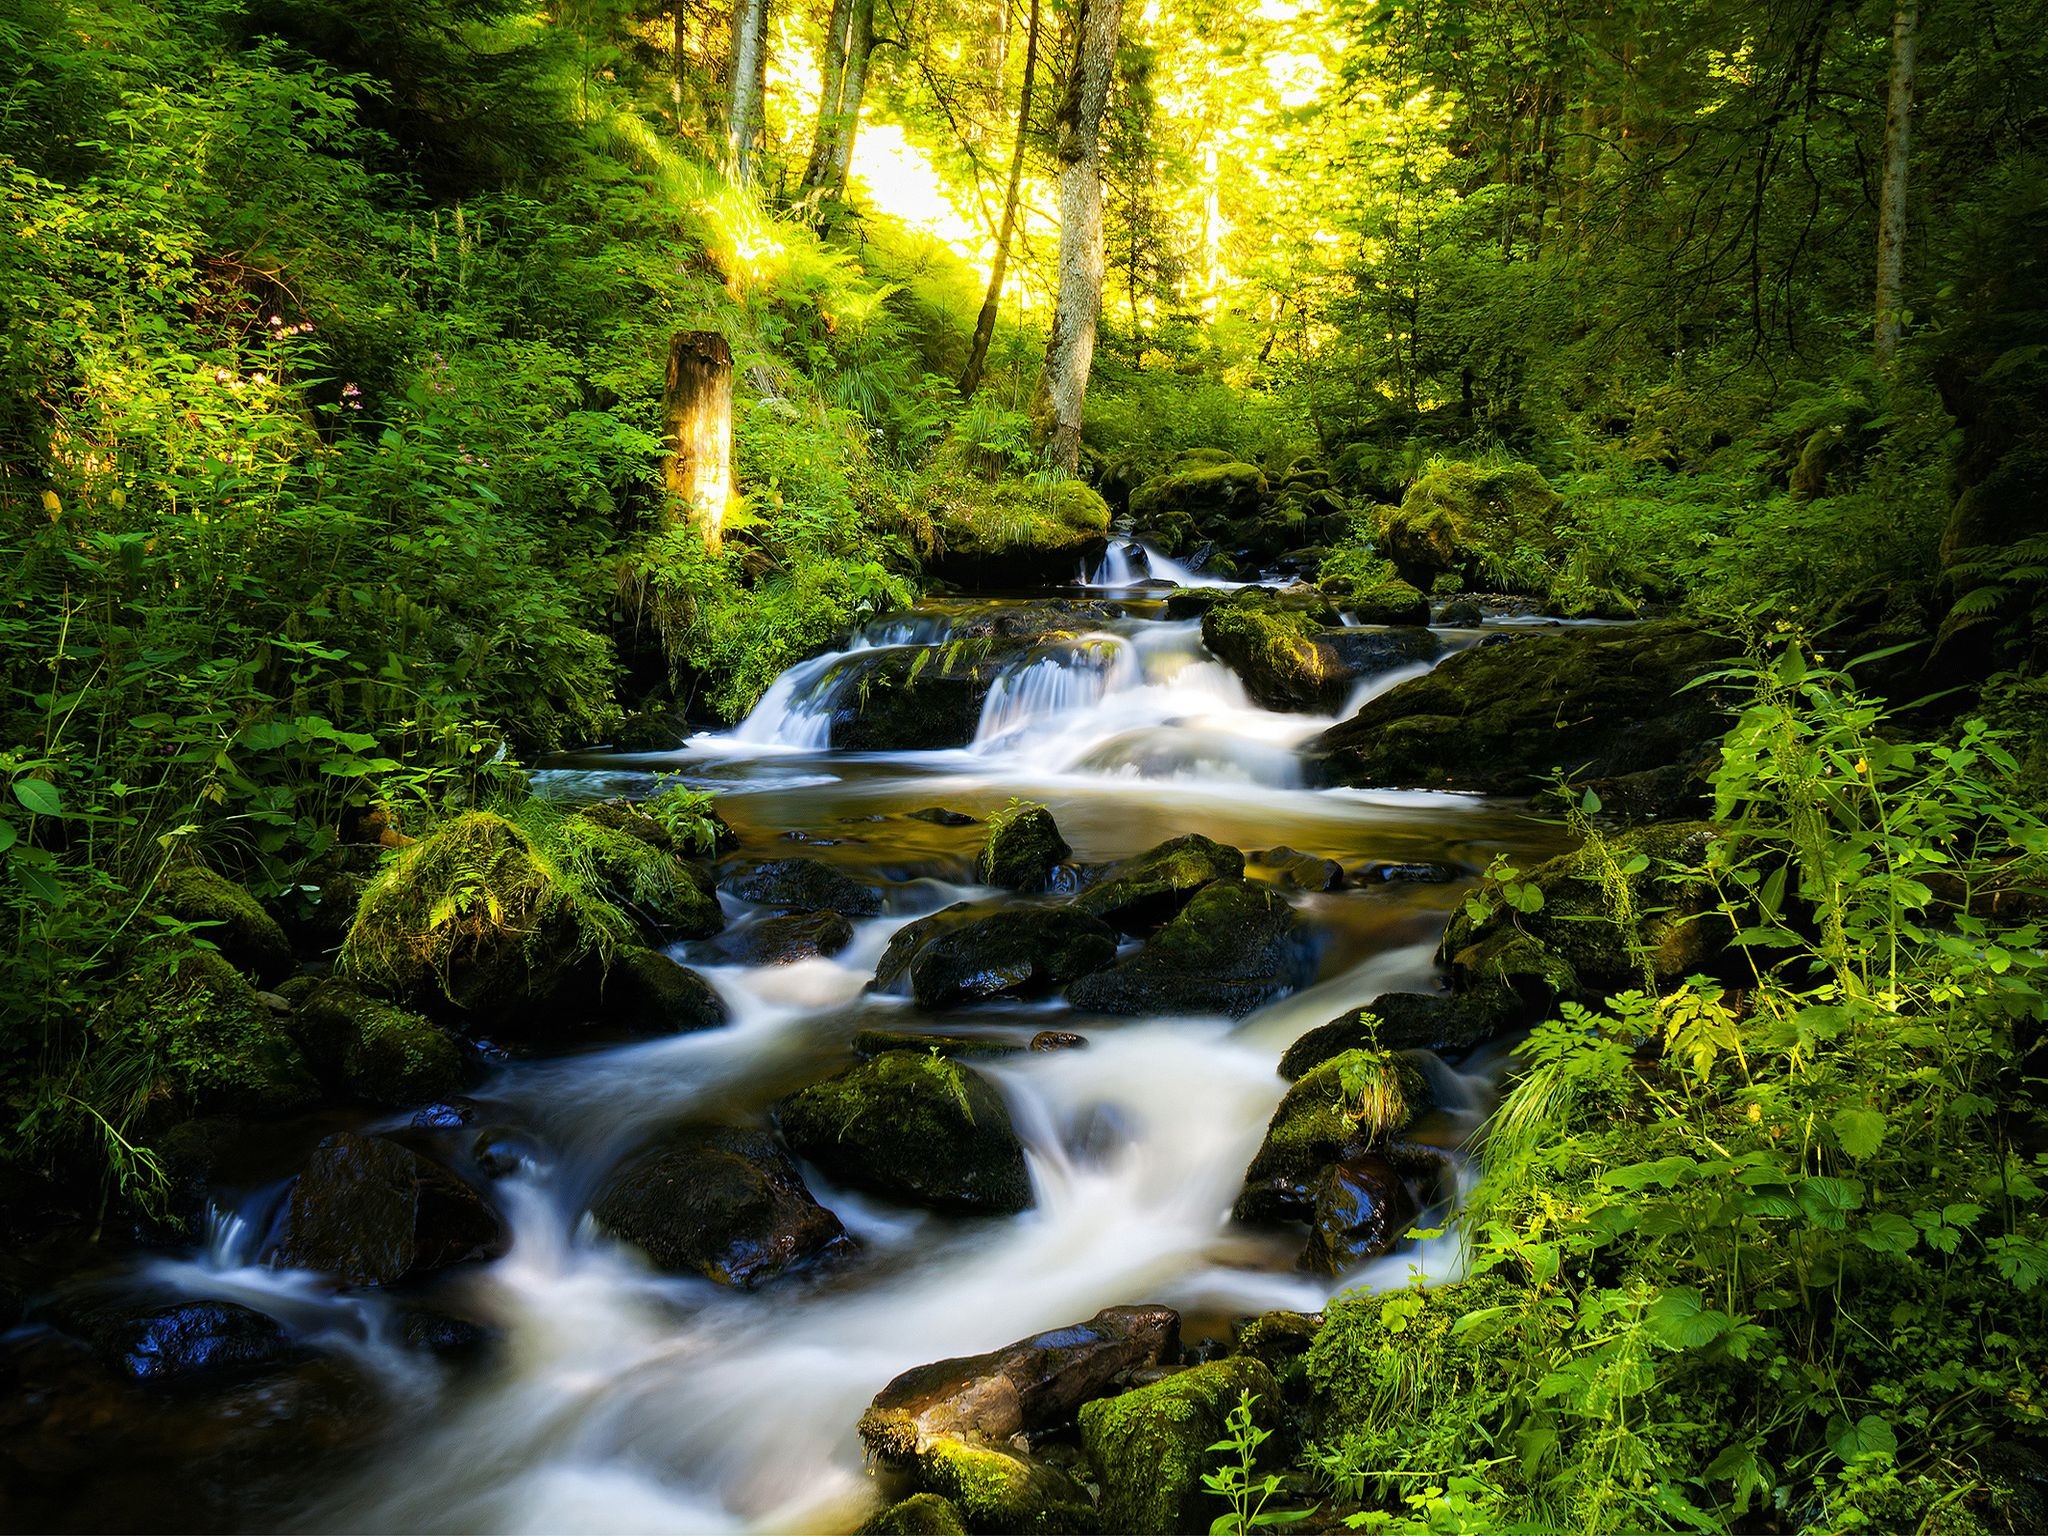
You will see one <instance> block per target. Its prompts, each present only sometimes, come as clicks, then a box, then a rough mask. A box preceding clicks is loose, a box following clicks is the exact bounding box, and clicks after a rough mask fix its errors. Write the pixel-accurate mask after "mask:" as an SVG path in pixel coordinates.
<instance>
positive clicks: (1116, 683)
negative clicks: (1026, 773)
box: [973, 635, 1144, 752]
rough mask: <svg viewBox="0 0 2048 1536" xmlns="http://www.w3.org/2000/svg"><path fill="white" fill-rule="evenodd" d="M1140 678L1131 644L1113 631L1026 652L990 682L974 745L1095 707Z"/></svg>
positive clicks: (979, 746)
mask: <svg viewBox="0 0 2048 1536" xmlns="http://www.w3.org/2000/svg"><path fill="white" fill-rule="evenodd" d="M1143 682H1144V671H1143V668H1142V667H1141V666H1140V665H1139V663H1138V660H1137V655H1136V650H1135V647H1133V646H1132V645H1131V644H1130V643H1129V642H1128V641H1126V640H1124V639H1122V638H1121V637H1119V636H1116V635H1096V636H1089V637H1087V638H1085V639H1083V640H1082V641H1081V642H1079V643H1078V644H1076V645H1073V646H1067V647H1061V648H1059V649H1057V650H1053V651H1049V652H1044V653H1040V654H1037V655H1034V656H1032V657H1029V658H1026V659H1025V660H1023V661H1022V662H1020V663H1019V664H1017V665H1014V666H1011V667H1008V668H1006V669H1005V670H1004V671H1003V673H1002V674H1001V675H1000V676H998V677H997V678H996V680H995V682H994V684H993V685H992V686H991V687H990V688H989V691H988V700H987V702H986V703H984V704H983V705H982V707H981V724H980V726H979V727H978V728H977V729H976V731H975V733H974V745H973V750H974V751H976V752H985V751H987V750H988V749H989V748H991V747H993V746H995V745H997V744H998V743H1000V742H1003V741H1006V740H1007V739H1008V738H1010V737H1012V736H1014V735H1016V734H1017V733H1018V732H1020V731H1024V730H1028V729H1034V728H1041V727H1046V726H1049V725H1051V724H1052V722H1054V721H1056V720H1059V719H1062V718H1064V717H1067V716H1071V715H1075V714H1079V713H1081V712H1083V711H1086V710H1091V709H1094V708H1095V707H1096V706H1098V705H1100V704H1101V703H1102V702H1103V701H1104V700H1105V699H1107V698H1108V697H1110V695H1112V694H1116V693H1121V692H1124V691H1125V690H1127V689H1131V688H1136V687H1139V686H1141V685H1142V684H1143Z"/></svg>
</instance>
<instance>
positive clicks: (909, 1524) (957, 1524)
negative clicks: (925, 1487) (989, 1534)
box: [860, 1493, 967, 1536]
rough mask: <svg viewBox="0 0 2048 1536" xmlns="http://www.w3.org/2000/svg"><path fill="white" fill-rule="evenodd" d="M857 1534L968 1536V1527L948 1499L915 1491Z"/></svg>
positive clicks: (876, 1535) (866, 1535) (863, 1535)
mask: <svg viewBox="0 0 2048 1536" xmlns="http://www.w3.org/2000/svg"><path fill="white" fill-rule="evenodd" d="M860 1536H967V1526H966V1524H965V1523H964V1522H963V1521H962V1520H961V1518H960V1511H959V1509H958V1508H957V1507H955V1505H954V1504H953V1502H952V1501H951V1500H950V1499H946V1498H942V1497H941V1496H940V1495H938V1494H936V1493H914V1494H912V1495H911V1496H910V1497H909V1498H907V1499H904V1500H903V1501H902V1502H900V1503H897V1504H891V1505H890V1506H889V1507H888V1508H887V1509H885V1510H883V1511H882V1512H881V1513H880V1514H878V1515H876V1516H875V1517H874V1518H873V1519H872V1520H870V1521H868V1523H867V1524H866V1525H864V1526H862V1527H861V1528H860Z"/></svg>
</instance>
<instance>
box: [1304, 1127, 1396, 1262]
mask: <svg viewBox="0 0 2048 1536" xmlns="http://www.w3.org/2000/svg"><path fill="white" fill-rule="evenodd" d="M1309 1198H1310V1201H1311V1203H1312V1209H1311V1211H1310V1215H1309V1233H1308V1245H1307V1246H1306V1247H1304V1248H1303V1249H1302V1251H1301V1258H1300V1259H1299V1260H1298V1261H1297V1267H1299V1268H1301V1269H1306V1270H1309V1271H1312V1272H1314V1273H1316V1274H1322V1275H1341V1274H1343V1273H1344V1272H1345V1271H1346V1270H1349V1269H1353V1268H1356V1267H1357V1266H1358V1265H1360V1264H1363V1263H1364V1262H1366V1261H1367V1260H1368V1259H1376V1258H1378V1257H1380V1256H1381V1255H1382V1254H1387V1253H1392V1252H1393V1251H1394V1249H1395V1248H1396V1247H1397V1246H1398V1245H1399V1244H1400V1241H1401V1239H1402V1237H1403V1236H1404V1235H1405V1234H1406V1233H1407V1231H1408V1228H1409V1227H1410V1226H1411V1225H1413V1223H1414V1221H1415V1218H1416V1216H1417V1214H1418V1213H1419V1211H1420V1207H1419V1206H1417V1204H1416V1202H1415V1196H1414V1195H1413V1194H1412V1193H1411V1192H1410V1191H1409V1188H1408V1184H1407V1181H1406V1180H1405V1179H1403V1178H1402V1177H1401V1175H1400V1174H1399V1173H1398V1172H1397V1171H1396V1170H1395V1168H1394V1165H1393V1164H1392V1163H1390V1162H1389V1161H1387V1159H1386V1158H1384V1157H1379V1156H1375V1155H1374V1154H1371V1153H1366V1154H1364V1155H1362V1156H1359V1157H1351V1158H1346V1159H1345V1160H1344V1161H1343V1162H1340V1163H1332V1164H1331V1165H1330V1166H1329V1167H1328V1168H1325V1169H1324V1170H1323V1172H1322V1175H1321V1176H1320V1177H1319V1178H1318V1179H1317V1180H1316V1181H1315V1183H1314V1184H1312V1185H1311V1186H1310V1187H1309Z"/></svg>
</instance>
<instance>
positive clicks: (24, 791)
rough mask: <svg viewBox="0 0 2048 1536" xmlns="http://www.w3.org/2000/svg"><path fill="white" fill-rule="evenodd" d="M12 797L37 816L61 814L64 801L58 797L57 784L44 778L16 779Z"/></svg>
mask: <svg viewBox="0 0 2048 1536" xmlns="http://www.w3.org/2000/svg"><path fill="white" fill-rule="evenodd" d="M14 798H15V799H17V800H19V801H20V802H21V803H22V804H23V805H25V806H27V807H28V809H29V811H30V812H31V813H32V814H34V815H37V816H62V815H63V814H64V802H63V801H62V800H61V799H60V798H59V797H58V794H57V786H56V785H54V784H51V783H49V782H48V781H47V780H44V779H28V778H22V779H16V780H15V781H14Z"/></svg>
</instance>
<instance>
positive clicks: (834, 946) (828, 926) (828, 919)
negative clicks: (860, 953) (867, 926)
mask: <svg viewBox="0 0 2048 1536" xmlns="http://www.w3.org/2000/svg"><path fill="white" fill-rule="evenodd" d="M852 942H853V924H852V923H850V922H848V921H847V920H846V919H845V918H843V917H841V916H840V915H839V914H838V913H837V912H786V913H784V914H783V915H782V916H780V917H764V918H762V919H761V920H760V921H759V922H757V923H749V924H748V925H747V926H746V927H744V928H742V929H740V930H739V931H738V932H736V933H734V934H732V935H730V936H729V937H728V938H727V939H726V941H725V942H724V943H722V944H721V945H720V946H719V947H720V949H721V951H722V952H723V953H725V954H727V955H730V956H731V957H732V958H733V959H735V960H737V961H739V962H740V963H741V964H743V965H794V964H796V962H797V961H799V960H816V959H820V958H825V957H829V956H832V955H836V954H838V953H839V951H841V950H842V949H844V948H846V946H847V945H849V944H851V943H852Z"/></svg>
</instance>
